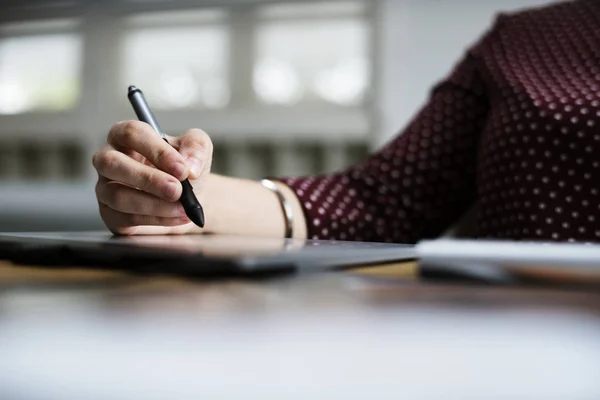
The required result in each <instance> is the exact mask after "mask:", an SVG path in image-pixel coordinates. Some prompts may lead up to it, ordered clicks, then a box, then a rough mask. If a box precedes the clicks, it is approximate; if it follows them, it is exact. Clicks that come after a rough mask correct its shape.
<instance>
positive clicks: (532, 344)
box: [0, 262, 600, 399]
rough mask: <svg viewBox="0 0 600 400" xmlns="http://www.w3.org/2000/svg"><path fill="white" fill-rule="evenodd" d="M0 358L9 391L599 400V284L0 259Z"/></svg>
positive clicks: (406, 272)
mask: <svg viewBox="0 0 600 400" xmlns="http://www.w3.org/2000/svg"><path fill="white" fill-rule="evenodd" d="M0 354H2V357H0V395H1V394H7V393H8V394H10V395H14V398H26V397H29V398H48V399H54V398H57V399H58V398H60V399H70V398H74V399H75V398H103V399H113V398H114V399H117V398H130V399H134V398H143V399H150V398H152V399H153V398H157V399H158V398H178V399H179V398H199V397H201V396H204V397H206V398H215V397H217V396H216V394H219V395H221V394H223V395H224V396H223V397H227V398H268V399H270V398H273V399H275V398H289V397H290V395H292V394H294V395H295V397H294V398H336V399H337V398H343V397H348V398H367V397H369V396H371V397H374V398H378V399H381V398H397V397H398V396H405V397H407V398H414V397H419V398H486V395H492V394H494V396H493V397H494V398H517V397H518V398H544V397H552V398H600V380H598V379H597V377H599V376H600V292H598V291H593V290H587V291H578V290H572V289H571V290H560V289H550V288H533V287H530V288H516V287H490V286H480V285H467V284H457V283H453V284H444V283H433V282H423V281H420V280H419V279H418V278H417V276H416V266H415V264H414V263H406V264H399V265H395V266H388V267H383V268H380V269H367V270H354V271H347V272H337V273H324V274H315V275H304V276H286V277H277V278H266V279H227V280H224V279H221V280H210V281H190V280H184V279H179V278H173V277H143V276H132V275H128V274H125V273H117V272H105V271H94V270H76V269H69V270H52V269H40V268H33V267H23V266H14V265H11V264H8V263H6V262H4V263H0ZM90 365H91V366H93V367H90ZM94 371H100V372H99V373H98V372H94ZM28 382H36V385H31V384H28ZM40 393H43V394H48V393H50V394H51V395H48V396H45V397H44V396H36V395H35V394H38V395H39V394H40ZM557 394H558V395H557ZM94 396H95V397H94ZM228 396H229V397H228ZM2 398H5V397H2Z"/></svg>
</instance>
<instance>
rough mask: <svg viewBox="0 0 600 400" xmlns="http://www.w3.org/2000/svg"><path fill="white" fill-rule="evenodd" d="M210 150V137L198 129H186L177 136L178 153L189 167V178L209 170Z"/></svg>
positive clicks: (196, 176) (211, 148) (195, 177)
mask: <svg viewBox="0 0 600 400" xmlns="http://www.w3.org/2000/svg"><path fill="white" fill-rule="evenodd" d="M212 151H213V144H212V141H211V140H210V137H209V136H208V135H207V134H206V132H204V131H202V130H200V129H190V130H187V131H185V132H184V133H183V135H181V136H180V137H179V153H180V154H181V155H182V156H183V158H184V159H185V160H186V162H187V164H188V166H189V168H190V175H189V179H198V178H200V177H201V176H203V175H204V174H205V173H208V172H210V165H211V163H212Z"/></svg>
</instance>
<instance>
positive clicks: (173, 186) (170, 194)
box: [163, 181, 179, 200]
mask: <svg viewBox="0 0 600 400" xmlns="http://www.w3.org/2000/svg"><path fill="white" fill-rule="evenodd" d="M178 186H179V184H178V183H176V182H173V181H168V182H167V184H166V185H165V188H164V189H163V193H164V194H165V196H166V197H167V199H169V200H173V199H175V198H176V196H177V191H178V190H179V188H178Z"/></svg>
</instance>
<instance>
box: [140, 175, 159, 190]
mask: <svg viewBox="0 0 600 400" xmlns="http://www.w3.org/2000/svg"><path fill="white" fill-rule="evenodd" d="M153 172H154V171H147V172H143V173H141V174H140V175H139V182H140V189H142V190H144V191H145V192H149V191H153V189H156V188H157V187H158V179H157V177H156V174H154V173H153Z"/></svg>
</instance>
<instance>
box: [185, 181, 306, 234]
mask: <svg viewBox="0 0 600 400" xmlns="http://www.w3.org/2000/svg"><path fill="white" fill-rule="evenodd" d="M277 185H278V187H279V189H280V190H281V192H282V194H283V195H284V197H285V198H286V200H287V201H289V202H290V204H291V206H292V211H293V235H294V237H295V238H301V239H304V238H306V222H305V219H304V214H303V211H302V208H301V207H300V203H299V201H298V199H297V197H296V195H295V194H294V192H292V191H291V190H290V189H289V188H288V187H287V186H286V185H284V184H282V183H277ZM198 197H199V200H200V202H201V203H202V205H203V207H204V213H205V216H206V225H205V227H204V229H203V230H202V231H203V232H208V233H219V234H234V235H245V236H268V237H283V235H284V231H285V218H284V214H283V212H282V210H281V205H280V203H279V200H278V198H277V196H276V195H275V194H274V193H273V192H272V191H270V190H269V189H267V188H265V187H264V186H262V185H261V184H260V183H259V182H256V181H252V180H248V179H239V178H230V177H225V176H220V175H215V174H210V175H209V176H208V177H207V178H206V181H205V182H203V186H202V190H201V191H200V193H198ZM198 230H199V228H198ZM196 232H197V231H196Z"/></svg>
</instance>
